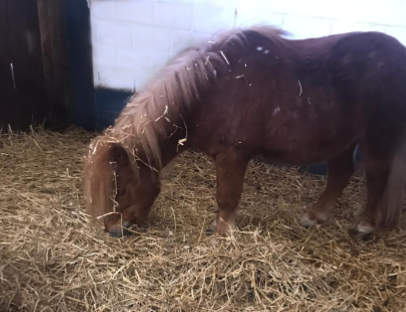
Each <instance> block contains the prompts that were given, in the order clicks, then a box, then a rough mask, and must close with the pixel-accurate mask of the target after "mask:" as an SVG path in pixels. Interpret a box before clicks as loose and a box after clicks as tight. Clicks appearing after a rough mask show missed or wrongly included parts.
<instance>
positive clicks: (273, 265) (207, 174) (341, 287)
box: [0, 129, 406, 312]
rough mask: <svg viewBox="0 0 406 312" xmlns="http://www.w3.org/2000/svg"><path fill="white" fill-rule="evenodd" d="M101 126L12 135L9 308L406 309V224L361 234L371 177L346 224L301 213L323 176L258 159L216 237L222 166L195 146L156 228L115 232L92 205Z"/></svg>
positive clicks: (1, 164)
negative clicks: (96, 130) (85, 192)
mask: <svg viewBox="0 0 406 312" xmlns="http://www.w3.org/2000/svg"><path fill="white" fill-rule="evenodd" d="M91 137H92V134H90V133H86V132H84V131H81V130H77V129H71V130H69V131H66V132H65V133H54V132H48V131H44V130H36V131H32V133H29V134H11V133H3V134H2V135H1V138H0V311H73V312H75V311H336V312H338V311H373V312H381V311H406V220H405V215H406V213H404V214H403V217H402V220H401V224H400V226H399V227H398V228H397V229H395V230H393V231H391V232H390V233H384V234H381V235H379V236H378V237H375V239H374V240H370V241H364V242H355V241H353V240H352V239H351V237H350V236H349V235H348V234H347V230H346V229H347V227H348V226H349V225H350V224H351V221H352V220H353V219H354V213H355V211H358V210H359V209H360V208H361V207H362V205H363V204H364V201H365V198H364V197H365V195H364V186H363V185H364V184H363V179H362V177H360V176H358V177H354V178H353V180H352V182H351V185H350V186H349V187H347V189H346V191H345V194H344V196H343V197H342V198H341V200H340V202H339V204H338V209H337V212H336V215H337V217H336V219H335V220H334V221H332V222H331V223H330V224H327V225H323V226H319V227H315V228H311V229H305V228H303V227H301V226H300V225H299V224H298V221H297V220H298V218H299V216H300V214H301V213H302V211H303V207H304V206H305V205H309V204H311V203H312V202H313V201H314V200H315V199H316V198H317V196H318V194H319V193H320V191H321V190H322V187H323V185H324V183H325V181H324V179H323V178H321V177H319V176H312V175H310V174H303V173H300V172H299V171H298V170H297V168H280V167H276V166H272V165H266V164H263V163H260V162H257V161H252V162H251V164H250V166H249V170H248V174H247V177H246V183H245V191H244V195H243V198H242V201H241V204H240V210H239V216H238V218H237V225H238V227H237V229H236V230H235V231H234V232H233V234H232V235H231V236H230V237H226V238H223V237H218V236H216V235H207V234H206V228H207V226H208V224H209V223H210V222H211V221H212V219H213V217H214V212H215V209H216V204H215V200H214V185H215V172H214V170H213V164H212V163H211V161H210V160H209V159H207V158H206V157H204V156H203V155H201V154H197V153H190V152H188V153H185V154H184V155H182V156H180V157H179V158H178V159H177V160H176V162H175V163H174V164H173V165H172V168H171V170H170V171H167V172H165V173H164V174H163V190H162V193H161V195H160V196H159V198H158V200H157V201H156V203H155V204H154V208H153V211H152V214H151V218H150V224H149V227H148V228H147V229H135V232H136V233H135V235H133V236H131V237H128V238H123V239H113V238H111V237H109V236H108V235H107V234H105V233H104V232H103V231H102V230H101V228H100V227H99V226H95V225H94V224H92V223H91V222H90V221H89V219H88V217H87V215H86V213H85V211H84V207H83V198H82V192H81V168H82V157H83V155H84V154H85V150H86V148H87V144H88V143H89V140H90V138H91Z"/></svg>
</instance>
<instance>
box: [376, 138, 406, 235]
mask: <svg viewBox="0 0 406 312" xmlns="http://www.w3.org/2000/svg"><path fill="white" fill-rule="evenodd" d="M405 186H406V138H405V136H401V137H400V144H399V146H398V149H397V150H396V152H395V154H394V157H393V161H392V166H391V169H390V173H389V176H388V182H387V184H386V188H385V193H384V196H383V197H382V204H383V207H382V209H381V216H380V226H381V227H384V228H392V227H394V226H395V225H396V224H397V223H398V222H399V218H400V214H401V212H402V206H403V197H404V193H405Z"/></svg>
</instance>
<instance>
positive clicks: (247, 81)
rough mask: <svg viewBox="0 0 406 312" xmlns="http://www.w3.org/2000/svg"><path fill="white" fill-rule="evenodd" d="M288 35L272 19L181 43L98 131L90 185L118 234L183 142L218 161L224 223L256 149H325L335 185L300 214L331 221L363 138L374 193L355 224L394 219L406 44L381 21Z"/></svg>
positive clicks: (311, 154) (293, 155)
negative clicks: (367, 26) (370, 28)
mask: <svg viewBox="0 0 406 312" xmlns="http://www.w3.org/2000/svg"><path fill="white" fill-rule="evenodd" d="M282 36H283V32H282V31H280V30H276V29H275V28H271V27H256V28H248V29H245V30H233V31H230V32H227V33H225V34H223V35H222V36H219V37H218V38H216V40H214V41H209V42H208V43H207V44H204V45H202V46H198V47H193V48H189V49H187V50H185V51H183V52H182V53H180V54H179V55H177V56H176V57H175V58H173V59H172V60H171V61H170V62H169V63H168V64H167V65H166V67H165V68H164V69H163V70H162V72H160V73H159V74H158V76H157V77H156V78H155V79H153V80H152V81H151V83H150V84H148V85H147V86H146V87H145V88H144V89H143V90H142V91H141V92H140V93H139V94H137V95H136V96H134V97H133V98H132V99H131V100H130V102H129V103H128V104H127V106H126V107H125V108H124V110H123V111H122V112H121V114H120V116H119V117H118V118H117V120H116V122H115V125H114V126H113V127H112V128H108V129H107V130H105V132H104V133H103V134H102V135H101V136H99V137H97V138H96V139H95V140H94V141H93V142H92V143H91V145H90V149H89V154H88V156H87V159H86V164H85V171H84V172H85V176H84V179H85V196H86V199H87V205H88V209H89V212H90V214H92V215H93V216H96V217H99V218H100V219H103V221H104V224H105V229H106V231H108V232H110V234H112V235H113V236H120V235H122V233H123V232H124V228H125V227H128V226H129V225H131V224H133V223H143V222H144V221H145V220H146V218H147V216H148V213H149V210H150V208H151V205H152V204H153V202H154V199H155V198H156V197H157V195H158V193H159V190H160V184H159V172H160V170H161V168H163V167H164V166H165V165H167V164H168V163H169V162H170V161H171V160H172V159H173V158H174V157H175V156H176V155H177V154H179V153H180V152H182V151H184V150H186V149H197V150H200V151H203V152H204V153H206V154H208V155H210V156H211V157H213V159H214V161H215V166H216V172H217V192H216V198H217V203H218V207H219V211H218V213H217V218H216V223H215V224H216V225H215V226H216V230H217V232H218V233H226V232H227V231H228V230H229V226H230V224H232V223H233V219H234V216H235V212H236V208H237V205H238V201H239V199H240V195H241V192H242V188H243V179H244V174H245V170H246V167H247V163H248V161H249V160H250V159H251V158H252V157H253V156H255V155H263V156H265V157H266V158H268V159H272V160H275V161H283V162H286V163H291V164H307V163H313V162H318V161H322V160H327V161H328V181H327V187H326V189H325V191H324V193H323V194H322V195H321V197H320V199H319V200H318V202H317V203H315V205H314V206H313V207H311V208H309V209H308V210H307V212H306V213H305V215H304V216H303V217H302V223H303V224H304V225H307V226H309V225H312V224H314V223H317V222H323V221H326V220H327V219H328V217H329V216H330V213H331V210H332V209H333V207H334V206H335V203H336V200H337V197H338V196H339V195H340V194H341V192H342V190H343V188H344V187H345V185H346V184H347V183H348V180H349V178H350V176H351V175H352V173H353V162H352V154H353V150H354V146H355V145H356V144H359V146H360V149H361V152H362V155H363V161H364V168H365V172H366V181H367V189H368V198H367V205H366V208H365V211H364V213H363V214H362V215H361V216H360V219H359V220H358V221H357V223H356V226H355V230H356V231H358V232H360V233H361V234H365V233H370V232H372V231H373V230H375V229H378V228H383V227H386V228H390V227H393V226H394V225H395V224H396V221H397V220H398V218H399V215H400V211H401V195H402V189H403V185H404V181H403V180H404V177H405V175H406V163H405V162H406V147H405V144H404V136H403V134H404V133H405V130H406V48H405V47H404V46H402V45H401V44H400V43H399V42H398V41H397V40H396V39H394V38H392V37H390V36H387V35H384V34H382V33H377V32H364V33H362V32H356V33H347V34H341V35H333V36H328V37H323V38H317V39H308V40H288V39H284V38H283V37H282ZM276 183H277V181H276Z"/></svg>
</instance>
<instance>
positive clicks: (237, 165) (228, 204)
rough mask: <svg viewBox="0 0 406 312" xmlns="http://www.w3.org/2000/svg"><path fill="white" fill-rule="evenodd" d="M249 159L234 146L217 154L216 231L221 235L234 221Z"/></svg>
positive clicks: (227, 230)
mask: <svg viewBox="0 0 406 312" xmlns="http://www.w3.org/2000/svg"><path fill="white" fill-rule="evenodd" d="M248 160H249V159H248V157H246V156H245V155H244V154H243V153H242V152H241V151H240V150H237V149H234V148H230V149H228V150H226V151H224V152H221V153H219V154H218V155H217V156H216V159H215V161H216V175H217V190H216V199H217V204H218V208H219V210H218V212H217V217H216V223H215V226H216V232H217V233H218V234H220V235H224V234H227V233H228V232H229V230H230V226H231V225H232V224H233V223H234V218H235V212H236V210H237V206H238V202H239V200H240V197H241V193H242V189H243V182H244V175H245V170H246V168H247V164H248Z"/></svg>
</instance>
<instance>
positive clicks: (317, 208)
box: [300, 144, 355, 227]
mask: <svg viewBox="0 0 406 312" xmlns="http://www.w3.org/2000/svg"><path fill="white" fill-rule="evenodd" d="M354 148H355V144H354V145H351V147H350V148H348V149H346V150H345V151H344V152H342V153H340V154H339V155H337V156H335V157H334V158H332V159H330V160H329V161H328V175H327V186H326V189H325V190H324V192H323V194H322V195H321V196H320V198H319V200H318V201H317V203H316V204H314V205H313V206H311V207H310V208H308V209H307V211H306V212H305V213H304V214H303V216H302V218H301V220H300V223H301V224H302V225H303V226H306V227H309V226H312V225H315V224H317V223H323V222H325V221H327V220H328V219H329V218H330V215H331V213H332V210H333V209H334V208H335V205H336V202H337V198H338V197H339V196H340V195H341V193H342V191H343V189H344V187H345V186H346V185H347V184H348V181H349V179H350V178H351V176H352V174H353V173H354V163H353V152H354Z"/></svg>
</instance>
